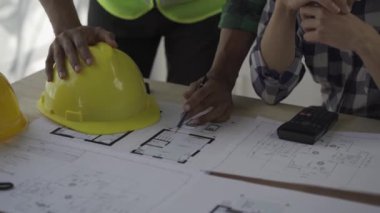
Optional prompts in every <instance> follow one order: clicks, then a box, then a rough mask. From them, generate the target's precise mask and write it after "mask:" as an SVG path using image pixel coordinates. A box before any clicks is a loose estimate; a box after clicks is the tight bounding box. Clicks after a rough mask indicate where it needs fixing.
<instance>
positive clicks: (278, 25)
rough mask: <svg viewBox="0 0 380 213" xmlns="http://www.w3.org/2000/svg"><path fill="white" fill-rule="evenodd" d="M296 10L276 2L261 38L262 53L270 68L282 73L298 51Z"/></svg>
mask: <svg viewBox="0 0 380 213" xmlns="http://www.w3.org/2000/svg"><path fill="white" fill-rule="evenodd" d="M295 40H296V12H294V11H290V10H289V9H286V7H285V6H284V5H282V4H281V3H280V1H277V2H276V5H275V9H274V12H273V15H272V17H271V19H270V21H269V23H268V25H267V27H266V29H265V31H264V34H263V37H262V40H261V44H260V45H261V54H262V57H263V60H264V61H265V63H266V65H267V67H268V68H270V69H273V70H276V71H278V72H280V73H282V72H284V71H286V70H287V68H289V66H290V65H291V64H292V62H293V61H294V59H295V51H296V44H295Z"/></svg>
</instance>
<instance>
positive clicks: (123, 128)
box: [37, 96, 160, 135]
mask: <svg viewBox="0 0 380 213" xmlns="http://www.w3.org/2000/svg"><path fill="white" fill-rule="evenodd" d="M37 107H38V109H39V110H40V112H41V113H42V114H44V115H45V116H46V117H48V118H50V119H51V120H53V121H54V122H56V123H58V124H60V125H63V126H65V127H68V128H70V129H73V130H76V131H78V132H82V133H86V134H96V135H98V134H116V133H123V132H128V131H133V130H137V129H142V128H145V127H147V126H150V125H153V124H155V123H156V122H157V121H159V119H160V108H159V107H158V105H157V103H156V101H155V100H154V98H153V97H151V96H148V98H147V107H146V108H145V109H144V110H143V111H141V112H139V113H137V114H135V115H133V116H131V117H129V118H128V120H124V121H112V122H104V121H101V122H88V121H84V122H74V121H69V120H66V119H62V117H60V116H57V115H55V114H52V113H50V112H48V111H47V110H46V109H45V107H44V106H43V102H42V98H40V100H39V101H38V104H37Z"/></svg>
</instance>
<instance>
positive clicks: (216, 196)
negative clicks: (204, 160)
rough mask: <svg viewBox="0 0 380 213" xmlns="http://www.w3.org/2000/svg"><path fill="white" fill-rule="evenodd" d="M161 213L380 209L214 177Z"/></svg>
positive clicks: (187, 191) (204, 179)
mask: <svg viewBox="0 0 380 213" xmlns="http://www.w3.org/2000/svg"><path fill="white" fill-rule="evenodd" d="M159 209H160V210H159V211H158V212H181V213H194V212H202V213H305V212H307V213H321V212H344V213H358V212H366V213H372V212H373V213H375V212H380V207H376V206H371V205H366V204H360V203H355V202H350V201H344V200H340V199H335V198H329V197H324V196H318V195H312V194H307V193H303V192H298V191H291V190H285V189H280V188H273V187H268V186H263V185H257V184H253V183H247V182H242V181H235V180H230V179H224V178H219V177H214V176H203V177H201V178H200V179H199V181H198V182H197V183H196V184H195V186H191V187H188V186H186V187H185V188H184V189H183V190H182V191H181V193H179V194H178V196H176V197H173V198H172V199H171V201H170V202H168V203H167V204H166V205H163V206H161V207H160V208H159Z"/></svg>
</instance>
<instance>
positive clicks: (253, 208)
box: [210, 194, 285, 213]
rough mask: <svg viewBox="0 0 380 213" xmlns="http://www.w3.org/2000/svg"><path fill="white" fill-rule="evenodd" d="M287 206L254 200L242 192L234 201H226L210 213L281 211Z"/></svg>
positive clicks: (277, 212) (270, 212) (278, 212)
mask: <svg viewBox="0 0 380 213" xmlns="http://www.w3.org/2000/svg"><path fill="white" fill-rule="evenodd" d="M284 208H285V206H282V205H281V204H278V203H274V202H268V201H261V200H254V199H250V198H248V197H246V195H244V194H241V195H240V196H239V197H238V198H237V199H236V200H234V201H228V200H227V201H224V202H222V203H221V204H218V205H216V206H215V208H213V209H212V210H211V211H210V213H263V212H268V213H281V212H283V210H284Z"/></svg>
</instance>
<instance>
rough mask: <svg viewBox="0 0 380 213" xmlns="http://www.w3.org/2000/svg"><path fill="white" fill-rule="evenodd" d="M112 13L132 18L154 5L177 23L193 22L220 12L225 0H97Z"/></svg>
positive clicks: (120, 16)
mask: <svg viewBox="0 0 380 213" xmlns="http://www.w3.org/2000/svg"><path fill="white" fill-rule="evenodd" d="M97 1H98V2H99V4H100V5H102V7H103V8H104V9H105V10H107V11H108V12H109V13H111V14H112V15H114V16H116V17H119V18H122V19H127V20H132V19H137V18H139V17H141V16H142V15H144V14H146V13H147V12H149V11H150V10H152V9H153V8H154V7H156V8H157V9H158V10H159V11H160V12H161V13H162V14H163V15H164V16H165V17H166V18H168V19H170V20H171V21H174V22H177V23H195V22H198V21H201V20H204V19H206V18H208V17H210V16H213V15H216V14H218V13H220V12H221V10H222V6H223V4H224V3H225V0H133V1H131V0H97Z"/></svg>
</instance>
